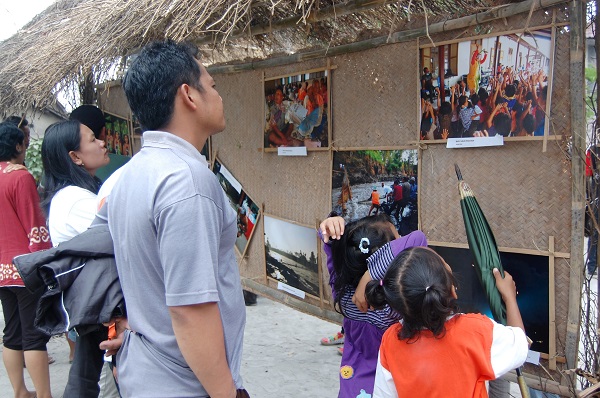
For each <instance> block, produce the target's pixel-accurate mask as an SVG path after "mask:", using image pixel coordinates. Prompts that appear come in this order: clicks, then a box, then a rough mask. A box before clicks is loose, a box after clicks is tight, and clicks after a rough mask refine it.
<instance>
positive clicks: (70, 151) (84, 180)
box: [41, 120, 110, 398]
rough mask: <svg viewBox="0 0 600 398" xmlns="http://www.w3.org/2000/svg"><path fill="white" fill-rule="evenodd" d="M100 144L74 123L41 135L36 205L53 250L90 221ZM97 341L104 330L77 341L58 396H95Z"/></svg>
mask: <svg viewBox="0 0 600 398" xmlns="http://www.w3.org/2000/svg"><path fill="white" fill-rule="evenodd" d="M104 145H105V144H104V141H103V140H100V139H97V138H96V137H95V136H94V133H93V132H92V130H90V129H89V128H88V127H87V126H85V125H83V124H80V123H79V122H78V121H77V120H69V121H66V122H59V123H55V124H53V125H51V126H50V127H48V129H47V130H46V133H45V135H44V141H43V143H42V162H43V165H44V174H43V176H42V186H43V187H44V191H43V192H42V202H41V206H42V208H43V210H44V211H45V212H46V214H47V215H48V230H49V231H50V239H51V240H52V243H53V244H54V246H56V245H58V244H60V243H62V242H65V241H68V240H70V239H71V238H73V237H75V236H77V235H79V234H80V233H82V232H84V231H85V230H87V229H88V227H89V226H90V225H91V224H92V221H93V220H94V218H95V216H96V210H97V198H96V196H97V193H98V190H99V188H100V184H101V181H100V180H99V179H98V178H96V176H95V175H96V170H98V169H99V168H100V167H103V166H105V165H107V164H108V162H109V161H110V160H109V158H108V153H107V150H106V148H105V147H104ZM101 336H104V338H102V337H101ZM98 339H101V340H100V341H102V340H105V339H106V331H105V330H101V327H99V329H98V331H92V332H90V333H88V334H85V335H83V336H80V338H79V339H78V341H77V345H76V347H75V353H74V358H73V363H72V366H71V370H70V371H69V380H68V383H67V387H66V389H65V392H64V395H63V397H65V398H69V397H83V396H85V397H93V396H96V397H97V396H98V393H99V388H98V381H97V379H96V380H94V377H95V376H94V375H95V374H97V375H98V377H99V376H100V370H101V369H102V364H103V356H104V352H103V351H102V350H100V349H99V348H98V343H97V342H96V341H97V340H98ZM92 376H94V377H92Z"/></svg>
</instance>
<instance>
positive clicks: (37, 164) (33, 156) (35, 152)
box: [25, 137, 44, 184]
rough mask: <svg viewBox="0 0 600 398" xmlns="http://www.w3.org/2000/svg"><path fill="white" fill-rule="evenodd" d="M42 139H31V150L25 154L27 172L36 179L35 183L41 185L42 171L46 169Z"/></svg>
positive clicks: (28, 149)
mask: <svg viewBox="0 0 600 398" xmlns="http://www.w3.org/2000/svg"><path fill="white" fill-rule="evenodd" d="M42 141H43V139H42V138H33V137H32V138H31V139H30V141H29V148H27V153H26V154H25V165H26V166H27V170H29V172H30V173H31V174H32V175H33V178H35V182H36V183H38V184H39V182H40V179H41V178H42V171H43V170H44V167H43V165H42Z"/></svg>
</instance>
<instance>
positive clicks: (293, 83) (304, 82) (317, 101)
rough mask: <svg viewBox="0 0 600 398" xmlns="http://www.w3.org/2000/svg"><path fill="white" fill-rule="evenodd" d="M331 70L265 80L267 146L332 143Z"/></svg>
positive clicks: (318, 146)
mask: <svg viewBox="0 0 600 398" xmlns="http://www.w3.org/2000/svg"><path fill="white" fill-rule="evenodd" d="M327 83H328V76H327V71H320V72H313V73H305V74H300V75H290V76H286V77H283V78H278V79H274V80H267V81H265V85H264V88H265V130H264V148H277V147H280V146H286V147H287V146H290V147H291V146H295V147H298V146H304V147H307V148H322V147H327V146H329V128H328V117H329V109H330V106H329V104H328V97H329V96H328V92H327Z"/></svg>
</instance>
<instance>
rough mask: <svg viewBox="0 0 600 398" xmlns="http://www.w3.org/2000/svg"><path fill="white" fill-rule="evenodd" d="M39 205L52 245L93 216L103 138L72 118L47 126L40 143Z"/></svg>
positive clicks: (75, 232) (83, 227) (103, 157)
mask: <svg viewBox="0 0 600 398" xmlns="http://www.w3.org/2000/svg"><path fill="white" fill-rule="evenodd" d="M42 162H43V165H44V174H43V177H42V185H43V187H44V191H43V193H42V203H41V205H42V208H43V209H44V210H45V211H46V214H48V227H49V230H50V238H51V239H52V243H53V244H54V246H56V245H58V244H59V243H62V242H64V241H67V240H69V239H71V238H73V237H74V236H76V235H79V234H80V233H82V232H83V231H85V230H86V229H88V227H89V226H90V224H91V223H92V220H93V219H94V217H95V216H96V206H97V203H96V195H97V193H98V189H99V188H100V180H99V179H97V178H96V177H95V175H96V170H98V169H99V168H100V167H102V166H105V165H107V164H108V162H109V158H108V154H107V151H106V148H105V147H104V141H102V140H98V139H96V137H95V136H94V133H93V132H92V130H90V129H89V128H88V127H86V126H85V125H83V124H80V123H79V122H78V121H76V120H70V121H66V122H59V123H55V124H53V125H52V126H50V127H48V129H47V130H46V133H45V135H44V142H43V143H42Z"/></svg>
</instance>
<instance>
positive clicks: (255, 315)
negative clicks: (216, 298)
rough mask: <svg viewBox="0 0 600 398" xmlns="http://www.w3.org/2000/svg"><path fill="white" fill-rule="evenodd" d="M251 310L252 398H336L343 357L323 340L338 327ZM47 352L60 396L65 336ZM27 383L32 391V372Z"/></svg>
mask: <svg viewBox="0 0 600 398" xmlns="http://www.w3.org/2000/svg"><path fill="white" fill-rule="evenodd" d="M246 310H247V323H246V330H245V335H244V354H243V362H242V376H243V378H244V387H245V388H246V389H247V390H248V392H249V393H250V396H251V397H252V398H281V397H332V398H333V397H336V396H337V392H338V368H339V364H340V359H341V356H340V355H338V353H337V348H336V346H330V347H325V346H322V345H320V343H319V340H320V339H321V337H324V336H326V335H327V336H328V335H330V334H334V333H335V332H337V331H338V330H339V326H338V325H336V324H333V323H331V322H327V321H323V320H321V319H319V318H316V317H314V316H311V315H306V314H303V313H301V312H298V311H296V310H293V309H290V308H289V307H286V306H284V305H282V304H279V303H276V302H274V301H271V300H269V299H266V298H263V297H259V298H258V304H257V305H256V306H251V307H246ZM0 328H2V329H3V328H4V319H3V317H0ZM1 350H2V347H1V346H0V351H1ZM48 352H49V354H50V355H51V356H52V357H54V359H55V360H56V362H55V363H54V364H52V365H50V381H51V383H52V393H53V396H54V398H61V397H62V393H63V390H64V388H65V385H66V383H67V377H68V373H69V367H70V365H69V361H68V356H69V348H68V346H67V342H66V340H65V338H64V337H53V338H52V339H50V342H49V343H48ZM26 382H27V386H28V387H29V388H30V389H31V390H33V384H32V383H31V380H30V379H29V375H27V373H26ZM10 397H12V388H11V386H10V383H9V381H8V377H7V375H6V370H5V369H4V366H2V365H0V398H10Z"/></svg>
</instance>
